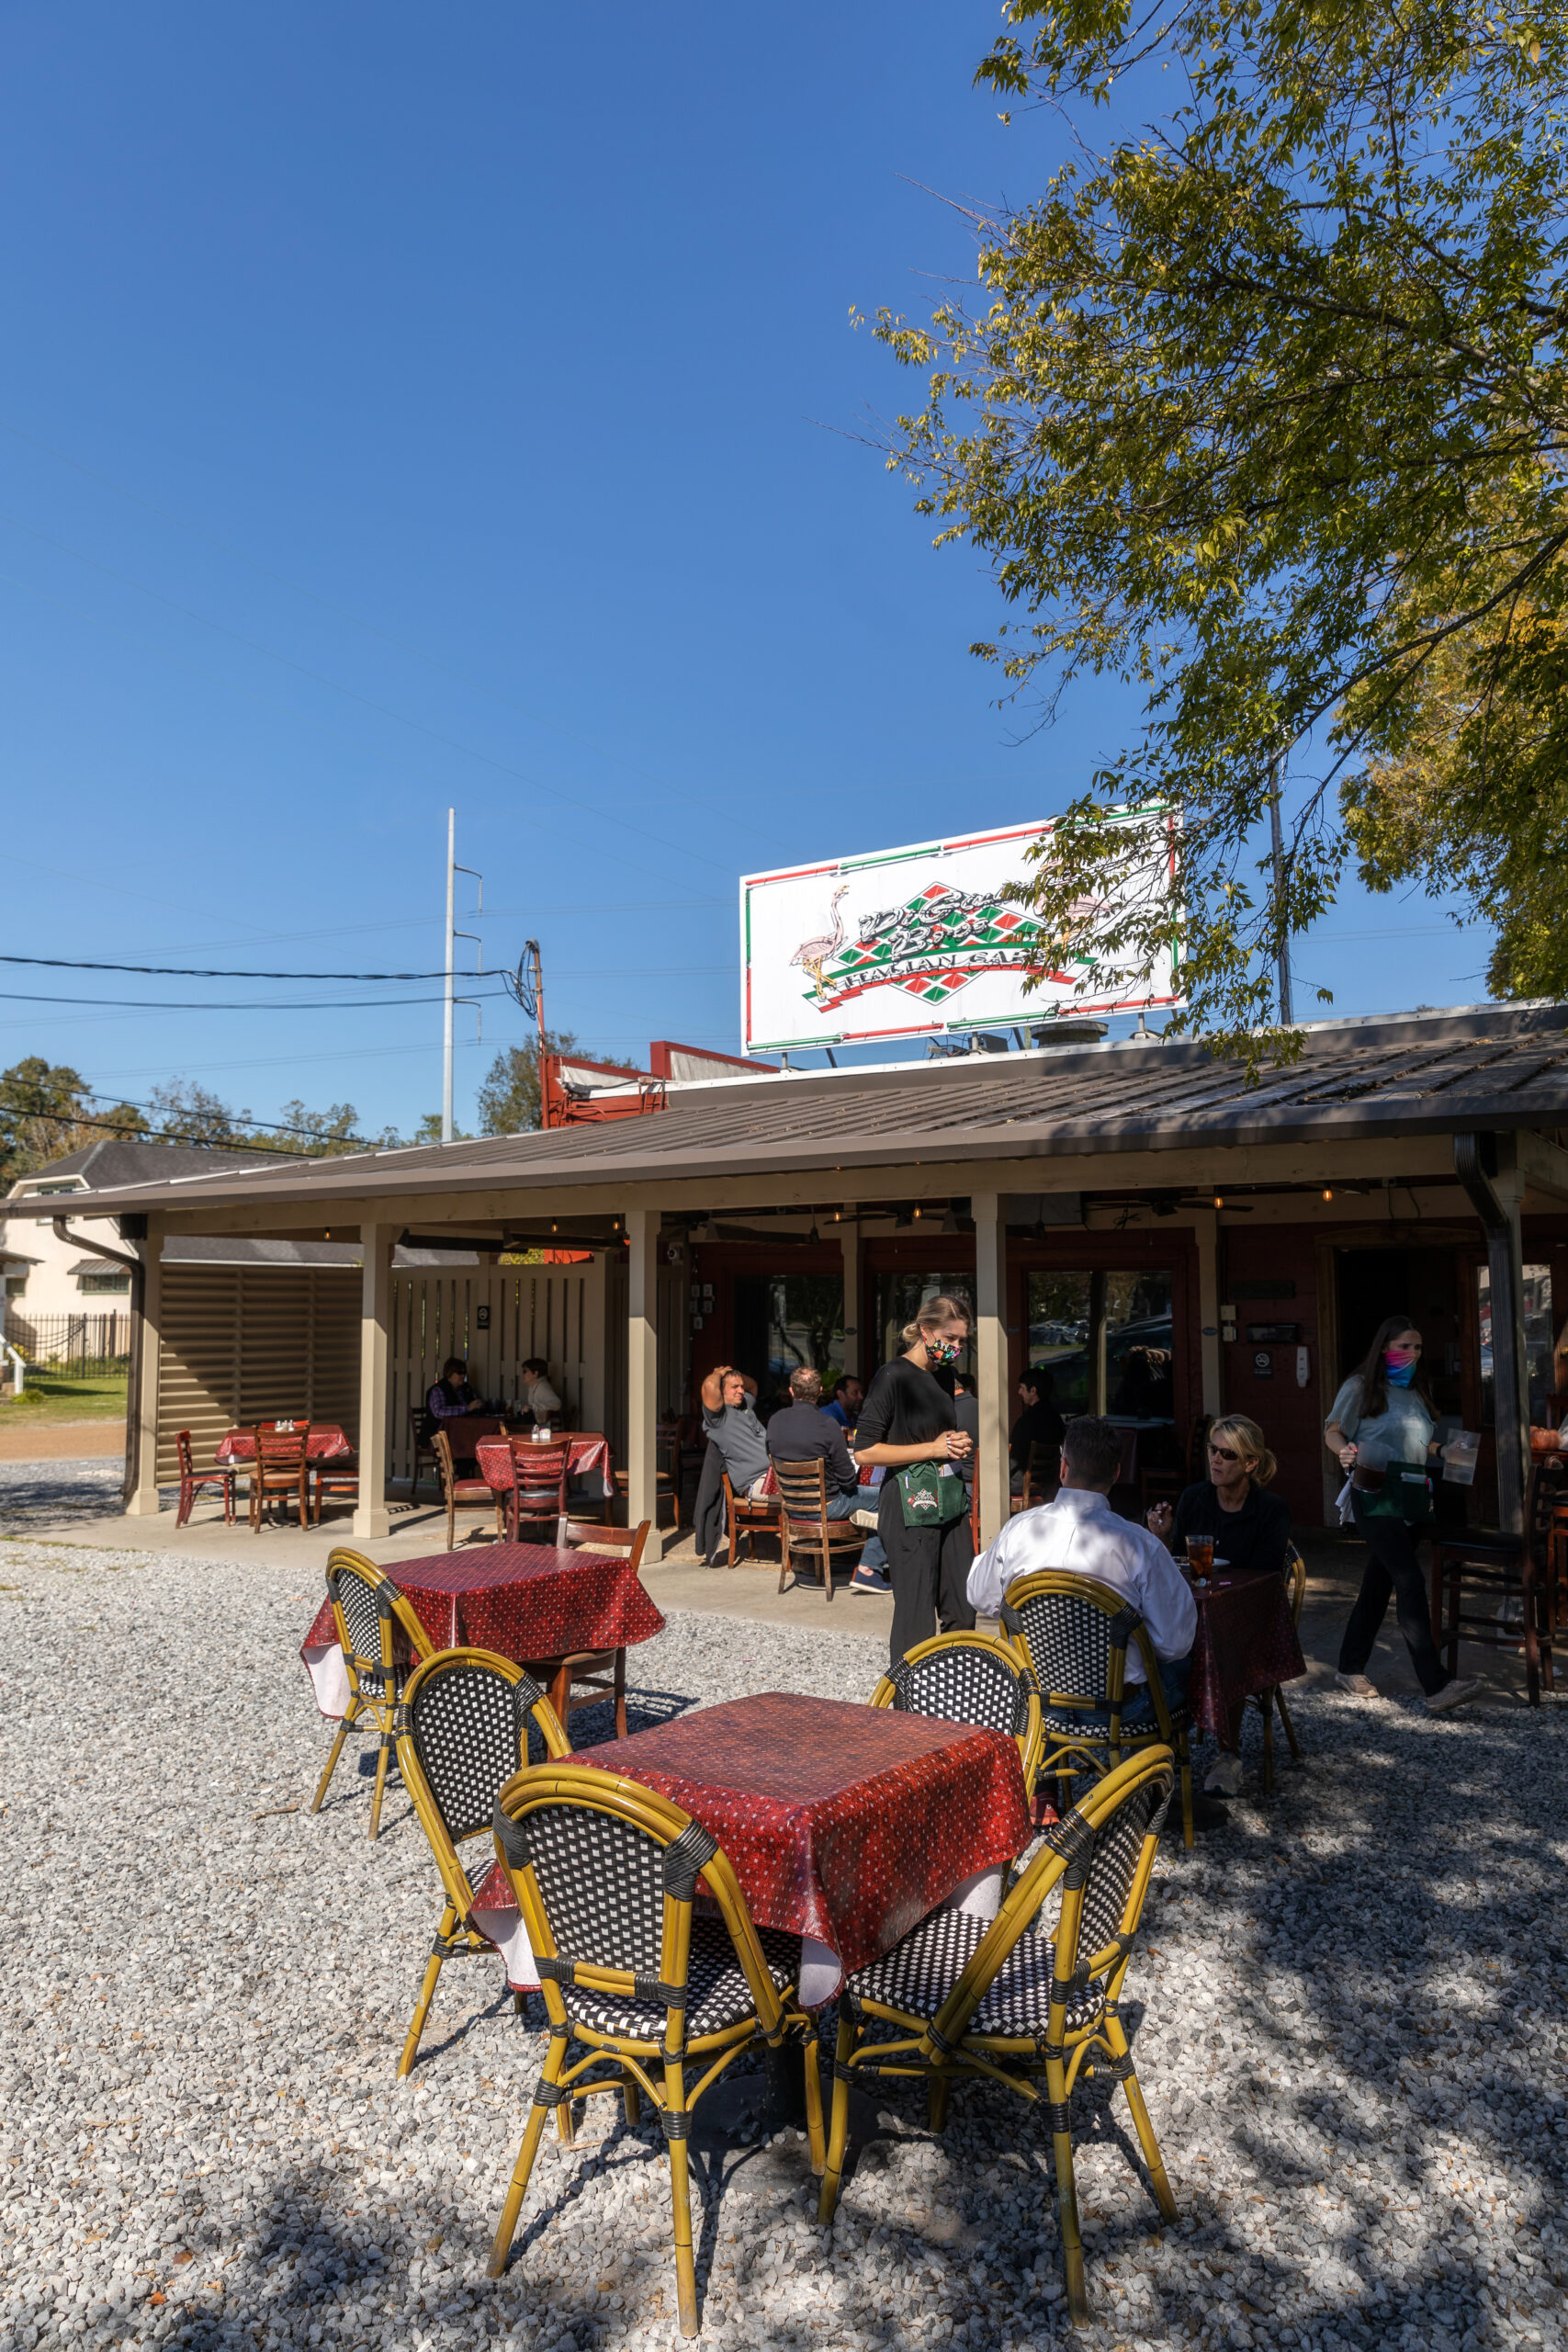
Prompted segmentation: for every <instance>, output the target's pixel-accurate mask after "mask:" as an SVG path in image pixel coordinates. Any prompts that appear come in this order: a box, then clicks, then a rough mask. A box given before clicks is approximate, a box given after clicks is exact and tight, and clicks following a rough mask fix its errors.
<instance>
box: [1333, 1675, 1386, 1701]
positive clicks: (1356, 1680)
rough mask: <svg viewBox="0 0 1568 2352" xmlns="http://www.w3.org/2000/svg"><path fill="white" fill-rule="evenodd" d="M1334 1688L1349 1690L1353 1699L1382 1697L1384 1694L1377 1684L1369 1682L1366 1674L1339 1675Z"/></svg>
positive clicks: (1336, 1677) (1335, 1679)
mask: <svg viewBox="0 0 1568 2352" xmlns="http://www.w3.org/2000/svg"><path fill="white" fill-rule="evenodd" d="M1334 1688H1335V1689H1336V1690H1337V1691H1349V1693H1350V1695H1351V1697H1352V1698H1353V1699H1381V1698H1382V1691H1380V1690H1379V1689H1378V1686H1377V1684H1376V1683H1375V1682H1371V1681H1369V1679H1367V1677H1366V1676H1365V1675H1364V1674H1337V1675H1336V1676H1335V1678H1334Z"/></svg>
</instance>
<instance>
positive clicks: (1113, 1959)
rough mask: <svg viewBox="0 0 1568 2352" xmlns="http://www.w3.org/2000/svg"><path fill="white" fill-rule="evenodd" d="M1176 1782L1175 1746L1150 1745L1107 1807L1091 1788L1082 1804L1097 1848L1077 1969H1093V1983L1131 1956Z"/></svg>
mask: <svg viewBox="0 0 1568 2352" xmlns="http://www.w3.org/2000/svg"><path fill="white" fill-rule="evenodd" d="M1162 1759H1163V1761H1162ZM1122 1770H1124V1771H1126V1770H1128V1768H1127V1767H1126V1766H1123V1767H1122ZM1175 1780H1176V1774H1175V1770H1174V1769H1173V1764H1172V1759H1171V1754H1170V1750H1169V1748H1168V1747H1160V1748H1154V1749H1150V1750H1148V1751H1145V1754H1144V1755H1143V1756H1142V1757H1140V1758H1136V1759H1135V1761H1134V1766H1133V1767H1132V1770H1131V1778H1130V1784H1129V1785H1128V1786H1127V1787H1126V1788H1125V1789H1124V1791H1123V1792H1122V1793H1121V1794H1120V1795H1119V1796H1118V1797H1117V1798H1116V1800H1115V1801H1114V1803H1113V1804H1110V1805H1109V1806H1105V1807H1104V1809H1103V1810H1102V1809H1101V1807H1100V1806H1097V1805H1095V1804H1094V1803H1093V1802H1092V1799H1093V1796H1094V1794H1095V1793H1096V1792H1093V1791H1091V1792H1090V1796H1089V1799H1087V1800H1086V1801H1085V1803H1084V1804H1083V1806H1082V1808H1081V1811H1082V1813H1083V1815H1084V1817H1085V1818H1086V1820H1088V1821H1089V1824H1090V1825H1091V1826H1092V1830H1093V1837H1094V1847H1093V1851H1092V1853H1091V1854H1090V1857H1089V1876H1088V1880H1087V1882H1086V1883H1085V1886H1084V1894H1083V1909H1082V1912H1081V1914H1080V1916H1079V1919H1078V1928H1077V1951H1076V1952H1075V1953H1074V1955H1073V1967H1074V1971H1075V1973H1078V1972H1087V1973H1088V1979H1089V1981H1090V1982H1094V1981H1096V1980H1098V1979H1101V1978H1103V1977H1105V1976H1106V1975H1108V1974H1109V1973H1110V1972H1111V1969H1113V1968H1114V1967H1115V1966H1116V1965H1117V1964H1118V1962H1120V1961H1121V1960H1122V1958H1123V1957H1124V1956H1125V1953H1124V1941H1125V1940H1127V1939H1131V1938H1132V1937H1133V1935H1134V1933H1135V1932H1136V1929H1137V1925H1138V1919H1139V1917H1140V1915H1141V1914H1142V1911H1143V1907H1144V1895H1145V1891H1146V1889H1147V1885H1148V1878H1149V1870H1150V1869H1152V1867H1153V1862H1154V1848H1155V1847H1156V1845H1157V1844H1158V1842H1159V1834H1160V1831H1161V1829H1162V1828H1163V1827H1164V1826H1165V1816H1166V1809H1167V1807H1168V1804H1169V1803H1170V1792H1171V1790H1172V1788H1173V1787H1174V1785H1175ZM1100 1786H1101V1788H1103V1786H1104V1783H1103V1782H1102V1783H1101V1784H1100ZM1145 1857H1146V1859H1147V1864H1148V1867H1147V1868H1145V1867H1143V1865H1144V1864H1145ZM1119 1938H1120V1939H1123V1941H1118V1939H1119ZM1058 1964H1060V1963H1058Z"/></svg>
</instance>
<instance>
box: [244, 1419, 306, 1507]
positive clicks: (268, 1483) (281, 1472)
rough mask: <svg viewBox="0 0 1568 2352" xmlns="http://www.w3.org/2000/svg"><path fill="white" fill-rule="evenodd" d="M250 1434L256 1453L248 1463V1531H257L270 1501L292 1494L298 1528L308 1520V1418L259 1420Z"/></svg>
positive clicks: (277, 1500)
mask: <svg viewBox="0 0 1568 2352" xmlns="http://www.w3.org/2000/svg"><path fill="white" fill-rule="evenodd" d="M253 1435H254V1440H255V1449H256V1450H255V1455H254V1460H253V1461H252V1464H251V1514H250V1516H251V1531H252V1532H253V1534H254V1533H257V1532H260V1528H261V1523H262V1517H263V1514H264V1513H265V1510H266V1506H267V1504H268V1503H269V1502H281V1501H282V1500H283V1499H284V1498H285V1497H286V1496H292V1498H293V1500H294V1506H295V1509H296V1510H298V1511H299V1524H300V1527H301V1528H306V1527H309V1525H310V1451H309V1447H310V1422H309V1421H258V1422H257V1423H256V1424H255V1428H254V1432H253Z"/></svg>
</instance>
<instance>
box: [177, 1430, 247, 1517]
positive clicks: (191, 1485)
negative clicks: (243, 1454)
mask: <svg viewBox="0 0 1568 2352" xmlns="http://www.w3.org/2000/svg"><path fill="white" fill-rule="evenodd" d="M175 1456H176V1458H177V1460H178V1462H179V1465H180V1507H179V1510H177V1511H176V1512H175V1526H176V1527H184V1526H185V1525H186V1523H187V1521H189V1518H190V1514H191V1507H192V1505H193V1504H194V1503H195V1501H196V1498H197V1495H198V1494H200V1492H201V1490H202V1488H203V1487H218V1488H219V1489H220V1492H221V1494H222V1497H223V1524H224V1526H225V1527H232V1526H233V1524H234V1477H235V1473H234V1471H233V1470H232V1469H231V1468H229V1467H227V1466H226V1465H225V1464H222V1463H219V1462H215V1463H214V1464H213V1465H212V1467H211V1469H210V1470H198V1469H197V1466H196V1464H195V1463H194V1462H193V1461H192V1460H191V1452H190V1431H189V1430H176V1432H175Z"/></svg>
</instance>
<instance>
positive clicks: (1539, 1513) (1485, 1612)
mask: <svg viewBox="0 0 1568 2352" xmlns="http://www.w3.org/2000/svg"><path fill="white" fill-rule="evenodd" d="M1565 1468H1568V1465H1565V1464H1564V1461H1563V1457H1562V1454H1560V1453H1543V1454H1537V1455H1536V1456H1535V1457H1534V1458H1533V1459H1532V1461H1531V1463H1530V1471H1529V1481H1528V1483H1527V1485H1526V1487H1525V1532H1524V1534H1523V1535H1522V1536H1521V1535H1510V1534H1508V1533H1507V1532H1506V1530H1504V1529H1502V1528H1497V1527H1471V1528H1466V1529H1464V1530H1462V1531H1461V1532H1458V1533H1456V1534H1453V1535H1444V1534H1440V1533H1438V1532H1436V1531H1435V1530H1434V1532H1433V1535H1432V1639H1433V1640H1434V1641H1435V1642H1436V1643H1437V1645H1438V1648H1439V1649H1440V1650H1442V1651H1444V1652H1445V1659H1444V1663H1445V1664H1446V1665H1447V1667H1448V1669H1449V1672H1450V1674H1457V1673H1458V1672H1459V1645H1460V1643H1461V1640H1462V1641H1467V1642H1474V1643H1476V1644H1478V1645H1480V1646H1481V1647H1482V1648H1483V1649H1495V1650H1499V1649H1500V1650H1517V1649H1518V1648H1520V1647H1521V1646H1522V1647H1523V1650H1524V1654H1525V1690H1526V1695H1527V1697H1528V1699H1529V1703H1530V1705H1531V1706H1532V1707H1539V1706H1540V1692H1541V1683H1542V1680H1543V1679H1544V1681H1545V1685H1546V1688H1547V1689H1548V1690H1549V1691H1551V1690H1552V1689H1554V1688H1555V1682H1554V1679H1553V1666H1552V1657H1551V1637H1552V1631H1553V1621H1554V1618H1555V1615H1556V1611H1555V1610H1554V1608H1553V1605H1552V1603H1553V1598H1554V1589H1555V1585H1556V1573H1555V1569H1556V1562H1555V1558H1554V1554H1555V1550H1556V1542H1555V1539H1556V1520H1557V1513H1558V1510H1559V1507H1560V1504H1561V1502H1562V1497H1563V1492H1564V1474H1565ZM1467 1600H1469V1601H1472V1602H1477V1601H1479V1602H1481V1603H1483V1604H1484V1605H1483V1606H1481V1607H1472V1608H1469V1609H1467V1608H1466V1606H1465V1603H1466V1601H1467Z"/></svg>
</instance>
